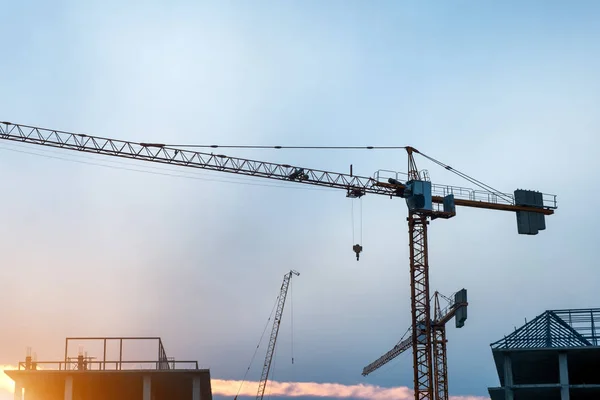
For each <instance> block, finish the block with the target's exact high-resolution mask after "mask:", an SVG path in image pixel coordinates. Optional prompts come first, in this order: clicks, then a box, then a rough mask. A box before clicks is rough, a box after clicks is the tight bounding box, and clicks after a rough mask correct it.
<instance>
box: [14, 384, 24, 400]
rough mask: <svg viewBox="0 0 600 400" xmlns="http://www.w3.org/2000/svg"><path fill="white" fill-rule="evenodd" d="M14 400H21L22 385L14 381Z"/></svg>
mask: <svg viewBox="0 0 600 400" xmlns="http://www.w3.org/2000/svg"><path fill="white" fill-rule="evenodd" d="M14 399H15V400H23V385H22V384H21V383H20V382H17V381H15V397H14Z"/></svg>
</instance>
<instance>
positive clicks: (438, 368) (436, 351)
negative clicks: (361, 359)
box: [362, 289, 468, 400]
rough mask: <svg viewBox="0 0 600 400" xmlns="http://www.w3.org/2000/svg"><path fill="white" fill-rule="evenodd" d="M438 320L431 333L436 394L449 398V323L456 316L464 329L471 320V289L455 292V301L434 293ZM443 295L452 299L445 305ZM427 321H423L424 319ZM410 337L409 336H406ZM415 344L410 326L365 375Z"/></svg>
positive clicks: (436, 318) (364, 369)
mask: <svg viewBox="0 0 600 400" xmlns="http://www.w3.org/2000/svg"><path fill="white" fill-rule="evenodd" d="M433 297H434V320H433V321H431V334H432V336H433V338H432V343H433V355H434V357H433V365H434V381H435V382H434V385H435V386H434V388H435V391H434V395H435V400H448V363H447V356H446V343H447V341H448V340H447V339H446V323H447V322H448V321H450V320H451V319H452V318H454V317H456V319H455V320H456V327H457V328H462V327H463V326H464V325H465V321H466V319H467V305H468V303H467V290H466V289H461V290H459V291H458V292H456V293H455V294H454V300H452V299H450V298H448V297H446V296H444V295H443V294H441V293H440V292H435V294H434V296H433ZM440 298H442V299H443V300H445V301H447V302H448V305H447V306H446V307H445V308H442V306H441V303H440ZM420 324H421V325H423V324H424V322H423V321H421V322H420ZM406 336H408V337H407V338H406V339H405V337H406ZM411 347H412V332H411V328H409V329H408V330H407V331H406V333H405V334H404V336H403V337H402V339H400V341H399V342H398V344H396V345H395V346H394V347H393V348H392V349H391V350H390V351H388V352H387V353H385V354H384V355H382V356H381V357H379V358H378V359H377V360H375V361H373V362H372V363H371V364H369V365H367V366H366V367H364V368H363V372H362V375H363V376H367V375H369V374H370V373H371V372H374V371H375V370H377V369H379V368H381V367H383V366H384V365H385V364H387V363H388V362H390V361H392V360H393V359H394V358H396V357H398V356H399V355H400V354H402V353H404V352H405V351H406V350H408V349H410V348H411Z"/></svg>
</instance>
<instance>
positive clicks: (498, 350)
mask: <svg viewBox="0 0 600 400" xmlns="http://www.w3.org/2000/svg"><path fill="white" fill-rule="evenodd" d="M491 347H492V355H493V357H494V362H495V364H496V370H497V372H498V378H499V380H500V386H499V387H491V388H489V389H488V392H489V394H490V397H491V399H492V400H587V399H590V400H600V308H595V309H576V310H549V311H546V312H544V313H543V314H541V315H538V316H537V317H535V318H534V319H533V320H532V321H530V322H526V323H525V325H523V326H522V327H520V328H518V329H515V331H514V332H513V333H511V334H510V335H508V336H505V337H504V338H502V339H500V340H498V341H497V342H495V343H492V344H491Z"/></svg>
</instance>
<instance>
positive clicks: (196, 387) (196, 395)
mask: <svg viewBox="0 0 600 400" xmlns="http://www.w3.org/2000/svg"><path fill="white" fill-rule="evenodd" d="M192 400H200V377H199V376H195V377H194V380H193V382H192Z"/></svg>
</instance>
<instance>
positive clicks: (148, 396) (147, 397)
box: [143, 375, 152, 400]
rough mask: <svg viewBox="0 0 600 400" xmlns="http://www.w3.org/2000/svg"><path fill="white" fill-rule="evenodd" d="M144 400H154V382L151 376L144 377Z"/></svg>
mask: <svg viewBox="0 0 600 400" xmlns="http://www.w3.org/2000/svg"><path fill="white" fill-rule="evenodd" d="M143 392H144V396H143V399H144V400H152V380H151V378H150V375H146V376H144V390H143Z"/></svg>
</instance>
